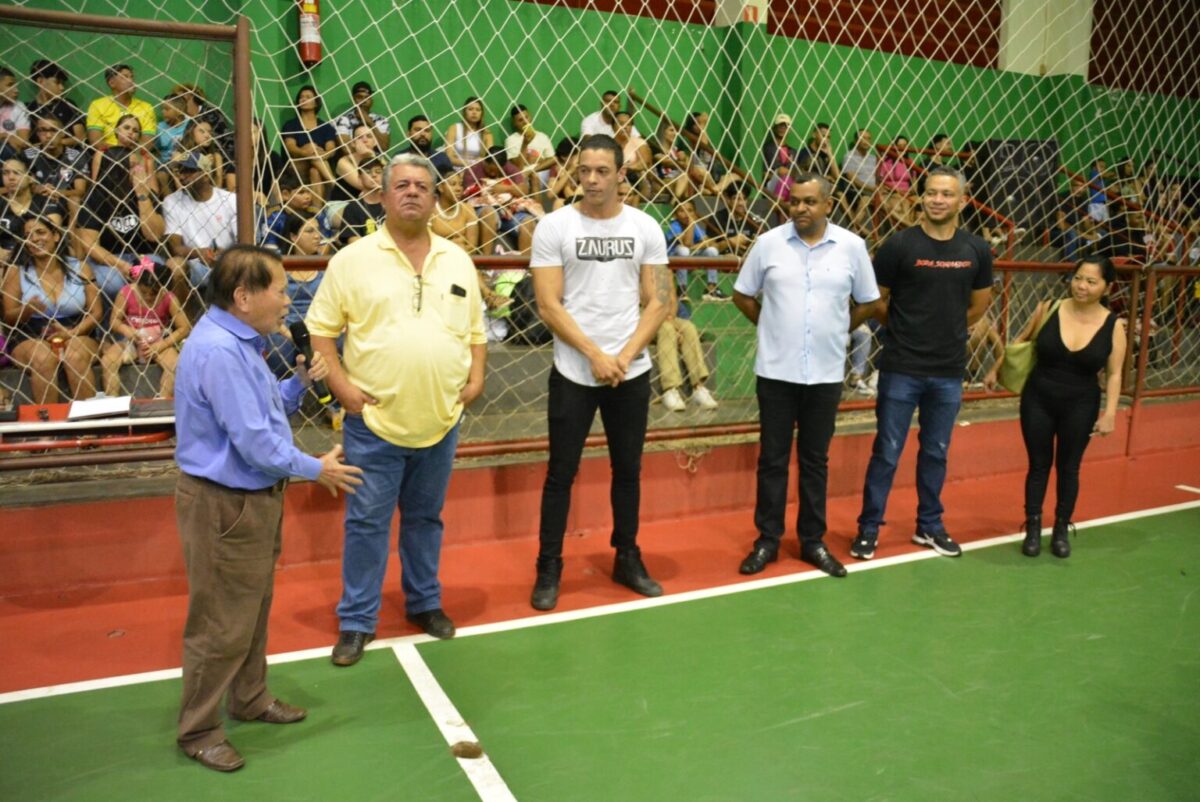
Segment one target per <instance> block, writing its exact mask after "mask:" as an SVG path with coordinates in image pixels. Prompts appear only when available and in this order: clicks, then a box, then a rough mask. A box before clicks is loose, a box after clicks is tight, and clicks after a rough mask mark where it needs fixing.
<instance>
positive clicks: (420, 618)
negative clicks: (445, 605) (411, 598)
mask: <svg viewBox="0 0 1200 802" xmlns="http://www.w3.org/2000/svg"><path fill="white" fill-rule="evenodd" d="M408 620H409V621H410V622H412V623H414V624H416V625H417V626H419V627H420V628H421V629H423V630H425V634H426V635H432V636H433V637H435V638H439V639H441V640H447V639H449V638H453V637H454V622H453V621H451V620H450V619H449V618H447V617H446V614H445V613H443V612H442V608H440V607H438V608H436V609H433V610H426V611H425V612H423V613H413V614H412V615H410V616H408Z"/></svg>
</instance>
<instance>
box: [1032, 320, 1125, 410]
mask: <svg viewBox="0 0 1200 802" xmlns="http://www.w3.org/2000/svg"><path fill="white" fill-rule="evenodd" d="M1061 314H1062V306H1061V305H1060V306H1059V308H1058V309H1057V310H1055V313H1054V315H1053V316H1051V318H1050V319H1049V320H1048V321H1046V325H1045V326H1042V330H1041V332H1040V333H1039V334H1038V336H1037V341H1036V347H1037V364H1036V366H1035V367H1034V373H1035V375H1037V377H1038V378H1039V379H1041V380H1043V381H1050V382H1053V383H1055V384H1057V385H1067V386H1069V387H1072V388H1077V389H1085V388H1089V387H1090V388H1092V389H1095V390H1096V391H1097V392H1099V389H1100V388H1099V385H1098V384H1097V382H1096V374H1097V373H1099V372H1100V371H1101V370H1103V369H1104V366H1105V364H1107V362H1108V356H1109V354H1111V353H1112V333H1113V326H1114V325H1116V321H1117V316H1116V315H1114V314H1113V313H1112V312H1109V313H1108V317H1107V318H1105V320H1104V323H1102V324H1101V326H1100V328H1099V329H1098V330H1097V331H1096V333H1095V334H1093V335H1092V339H1091V340H1090V341H1089V342H1088V344H1087V345H1085V346H1084V347H1083V348H1081V349H1079V350H1078V351H1070V350H1068V349H1067V346H1066V345H1065V344H1064V343H1063V339H1062V328H1061V327H1060V326H1059V322H1058V321H1059V316H1060V315H1061Z"/></svg>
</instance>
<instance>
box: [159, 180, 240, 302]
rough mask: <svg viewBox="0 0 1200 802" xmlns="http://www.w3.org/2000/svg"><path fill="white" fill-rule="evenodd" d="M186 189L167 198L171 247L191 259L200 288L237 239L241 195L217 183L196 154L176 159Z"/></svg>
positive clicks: (190, 268)
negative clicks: (220, 257) (239, 197)
mask: <svg viewBox="0 0 1200 802" xmlns="http://www.w3.org/2000/svg"><path fill="white" fill-rule="evenodd" d="M172 166H173V168H174V170H175V175H176V176H177V177H178V178H179V183H180V184H181V185H182V187H183V188H182V189H179V190H176V191H175V192H172V193H171V194H170V195H168V196H167V197H165V198H163V203H162V211H163V220H164V221H165V223H166V234H167V247H168V248H169V249H170V251H171V255H172V256H174V257H175V258H176V259H177V260H186V261H187V263H188V278H189V280H190V281H191V283H192V286H193V287H195V288H199V287H201V286H203V284H204V282H205V281H207V280H208V274H209V272H210V270H211V268H212V266H213V265H215V264H216V262H217V257H218V256H220V255H221V252H222V251H224V250H225V249H226V248H228V247H230V246H231V245H233V244H234V243H236V242H237V198H236V196H234V194H233V193H232V192H229V191H227V190H224V189H220V188H218V187H214V186H213V184H212V179H211V178H210V177H209V174H208V172H207V171H206V170H205V169H204V168H203V167H201V166H200V163H199V162H198V161H197V160H196V157H195V156H188V157H187V158H186V159H183V160H181V161H178V162H175V163H174V164H173V165H172Z"/></svg>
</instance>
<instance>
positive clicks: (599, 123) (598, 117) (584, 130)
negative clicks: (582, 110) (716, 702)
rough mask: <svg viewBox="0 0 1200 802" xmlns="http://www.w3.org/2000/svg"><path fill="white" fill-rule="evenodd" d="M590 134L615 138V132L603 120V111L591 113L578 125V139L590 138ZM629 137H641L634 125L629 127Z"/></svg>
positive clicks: (606, 121)
mask: <svg viewBox="0 0 1200 802" xmlns="http://www.w3.org/2000/svg"><path fill="white" fill-rule="evenodd" d="M592 134H608V135H609V136H616V131H614V130H613V127H612V126H611V125H609V124H608V120H605V119H604V112H603V111H594V112H592V113H591V114H589V115H588V116H586V117H584V118H583V122H582V123H580V125H579V138H580V139H583V138H584V137H585V136H591V135H592ZM629 136H630V137H639V136H641V134H640V133H638V129H637V126H636V125H632V126H630V128H629Z"/></svg>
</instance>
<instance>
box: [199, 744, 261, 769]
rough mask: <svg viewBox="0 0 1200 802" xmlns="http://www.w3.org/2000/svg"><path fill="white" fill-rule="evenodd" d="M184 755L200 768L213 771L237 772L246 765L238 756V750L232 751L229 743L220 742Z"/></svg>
mask: <svg viewBox="0 0 1200 802" xmlns="http://www.w3.org/2000/svg"><path fill="white" fill-rule="evenodd" d="M184 754H186V755H187V756H188V757H190V758H191V759H192V760H195V761H196V762H197V763H199V764H200V765H201V766H204V768H206V769H212V770H213V771H237V770H238V769H240V768H241V767H242V766H244V765H246V761H245V760H244V759H243V758H242V756H241V755H240V754H238V750H236V749H234V748H233V744H231V743H229V741H221V742H220V743H219V744H213V745H212V746H206V747H204V748H203V749H198V750H196V751H195V752H188V751H186V750H185V751H184Z"/></svg>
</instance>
